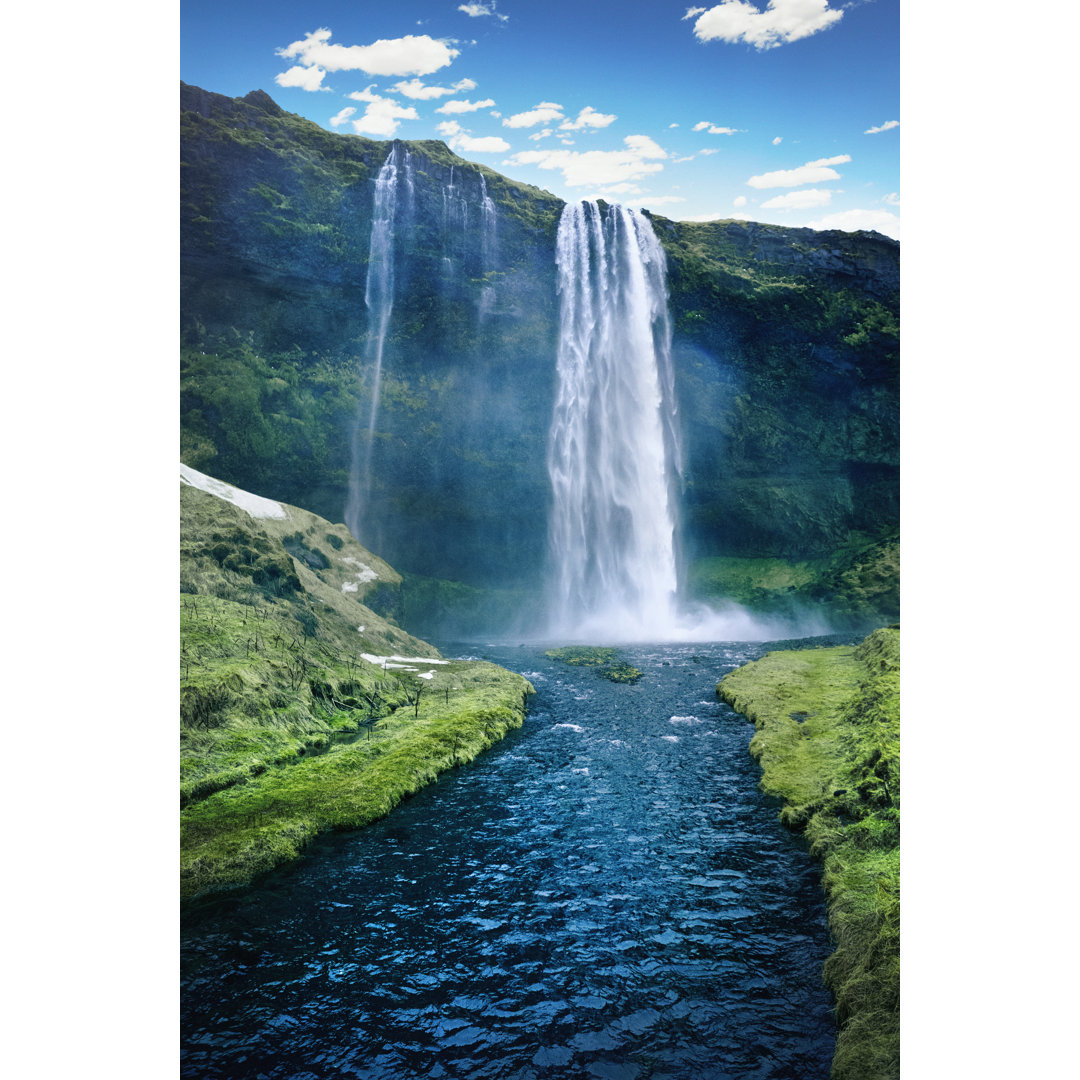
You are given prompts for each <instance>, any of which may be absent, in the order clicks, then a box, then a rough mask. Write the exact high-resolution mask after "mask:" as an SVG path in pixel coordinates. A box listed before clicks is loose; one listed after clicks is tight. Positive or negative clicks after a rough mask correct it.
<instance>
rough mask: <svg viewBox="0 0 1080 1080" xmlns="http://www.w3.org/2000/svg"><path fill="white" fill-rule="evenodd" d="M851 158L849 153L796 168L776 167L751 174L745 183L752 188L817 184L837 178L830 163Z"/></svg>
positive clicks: (840, 162)
mask: <svg viewBox="0 0 1080 1080" xmlns="http://www.w3.org/2000/svg"><path fill="white" fill-rule="evenodd" d="M850 160H851V155H850V154H838V155H837V156H836V157H831V158H820V159H819V160H817V161H808V162H807V163H806V164H805V165H800V166H799V167H798V168H797V169H777V170H776V171H775V172H767V173H762V174H761V175H759V176H751V177H750V179H749V180H747V181H746V182H747V184H749V185H750V187H752V188H774V187H799V185H800V184H817V183H820V182H821V181H822V180H839V179H840V174H839V173H838V172H836V170H835V169H832V168H830V166H832V165H843V164H845V163H846V162H848V161H850Z"/></svg>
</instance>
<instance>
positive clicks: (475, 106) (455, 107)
mask: <svg viewBox="0 0 1080 1080" xmlns="http://www.w3.org/2000/svg"><path fill="white" fill-rule="evenodd" d="M494 104H495V101H494V99H493V98H488V99H487V100H486V101H448V102H447V103H446V104H445V105H441V106H440V107H439V108H437V109H436V110H435V111H436V112H437V113H444V114H445V115H447V116H452V115H455V114H457V113H470V112H476V111H477V110H479V109H490V108H491V106H492V105H494Z"/></svg>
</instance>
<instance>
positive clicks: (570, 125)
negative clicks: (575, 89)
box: [559, 105, 619, 131]
mask: <svg viewBox="0 0 1080 1080" xmlns="http://www.w3.org/2000/svg"><path fill="white" fill-rule="evenodd" d="M618 119H619V118H618V117H617V116H616V115H615V114H614V113H602V112H597V111H596V109H594V108H593V107H592V106H591V105H586V106H585V108H584V109H582V110H581V112H579V113H578V114H577V119H576V120H564V121H563V122H562V123H561V124H560V125H559V130H560V131H580V130H581V129H582V128H605V127H607V126H608V125H609V124H611V123H613V122H614V121H616V120H618Z"/></svg>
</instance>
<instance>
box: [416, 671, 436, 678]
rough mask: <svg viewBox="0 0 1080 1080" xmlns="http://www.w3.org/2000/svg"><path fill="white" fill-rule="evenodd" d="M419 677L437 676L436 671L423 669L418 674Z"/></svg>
mask: <svg viewBox="0 0 1080 1080" xmlns="http://www.w3.org/2000/svg"><path fill="white" fill-rule="evenodd" d="M417 678H418V679H434V678H435V672H434V671H422V672H420V674H419V675H418V676H417Z"/></svg>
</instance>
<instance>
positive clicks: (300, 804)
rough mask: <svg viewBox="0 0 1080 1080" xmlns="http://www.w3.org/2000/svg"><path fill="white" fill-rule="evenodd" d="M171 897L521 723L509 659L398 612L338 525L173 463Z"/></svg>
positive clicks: (351, 821)
mask: <svg viewBox="0 0 1080 1080" xmlns="http://www.w3.org/2000/svg"><path fill="white" fill-rule="evenodd" d="M181 477H182V482H181V487H180V506H181V518H180V520H181V536H180V550H181V558H180V627H181V639H180V640H181V654H180V676H181V679H180V804H181V815H180V817H181V895H182V896H183V897H184V898H185V899H192V898H195V897H198V896H203V895H206V894H208V893H213V892H217V891H220V890H222V889H227V888H232V887H236V886H240V885H244V884H247V883H248V882H250V881H251V880H252V879H253V878H254V877H255V876H256V875H258V874H260V873H263V872H265V871H267V870H270V869H272V868H273V867H274V866H276V865H278V864H280V863H282V862H284V861H287V860H289V859H293V858H295V857H296V856H297V855H299V854H300V853H301V851H302V850H303V848H304V846H305V844H306V843H307V842H308V841H309V840H311V839H312V838H313V837H315V836H316V835H317V834H318V833H320V832H324V831H326V830H329V829H345V828H355V827H356V826H359V825H363V824H366V823H367V822H369V821H371V820H373V819H375V818H377V817H380V816H382V815H383V814H386V813H388V812H389V811H390V809H392V808H393V806H394V805H396V804H397V803H398V802H399V801H400V800H401V799H402V798H404V797H405V796H407V795H409V794H411V793H412V792H415V791H416V790H417V789H419V788H420V787H422V786H423V785H424V784H427V783H429V782H430V781H431V780H433V779H434V778H435V777H436V776H437V775H438V773H440V772H442V771H443V770H445V769H448V768H452V767H454V766H455V765H458V764H462V763H464V762H468V761H470V760H472V758H473V757H475V756H476V755H477V754H478V753H479V752H480V751H481V750H483V749H484V748H485V747H487V746H490V745H491V744H492V743H494V742H496V741H497V740H498V739H500V738H502V736H503V735H505V734H506V732H507V731H508V730H510V729H511V728H514V727H518V726H520V725H521V722H522V719H523V717H524V712H525V700H526V698H527V696H528V695H529V694H531V693H532V687H531V686H530V685H529V683H528V682H527V681H526V680H525V679H523V678H521V677H520V676H518V675H514V674H511V673H510V672H508V671H504V670H503V669H502V668H498V667H496V666H495V665H494V664H488V663H483V662H465V661H449V662H448V661H446V660H444V659H443V658H441V657H440V656H439V653H438V650H436V649H435V648H433V647H432V646H431V645H428V644H427V643H425V642H423V641H420V640H418V639H417V638H414V637H412V636H411V635H409V634H407V633H405V632H404V631H403V630H401V629H400V628H399V627H398V626H397V625H396V623H395V615H396V613H397V612H398V611H399V609H400V601H401V588H400V586H401V578H400V576H399V575H398V574H397V573H396V572H395V571H394V570H393V569H392V568H391V567H389V566H388V565H387V564H386V563H385V562H383V561H382V560H381V559H379V558H378V557H377V556H375V555H373V554H371V553H370V552H369V551H367V550H366V549H364V548H363V547H361V546H360V545H359V544H358V543H357V542H356V541H355V540H354V539H353V538H352V537H351V536H350V535H349V532H348V530H347V529H346V528H345V526H344V525H340V524H338V525H334V524H331V523H330V522H329V521H326V520H324V519H323V518H320V517H317V516H316V515H315V514H312V513H309V512H308V511H306V510H302V509H300V508H299V507H295V506H288V505H281V504H277V503H272V502H270V500H265V499H262V500H260V499H252V497H251V496H250V495H249V494H248V493H246V492H242V491H239V492H238V491H236V490H235V489H232V488H230V487H229V486H227V485H224V484H222V483H220V482H218V481H215V480H213V479H211V478H209V477H206V476H204V475H202V474H199V473H197V472H194V471H192V470H188V469H184V468H182V469H181Z"/></svg>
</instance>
